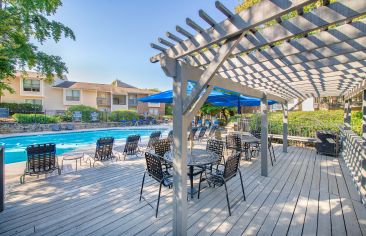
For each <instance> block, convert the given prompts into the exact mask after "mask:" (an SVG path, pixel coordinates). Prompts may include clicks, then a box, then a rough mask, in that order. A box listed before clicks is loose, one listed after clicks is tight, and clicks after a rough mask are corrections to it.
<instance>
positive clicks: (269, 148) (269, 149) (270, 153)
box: [268, 147, 273, 166]
mask: <svg viewBox="0 0 366 236" xmlns="http://www.w3.org/2000/svg"><path fill="white" fill-rule="evenodd" d="M268 152H269V158H270V159H271V165H272V166H273V160H272V152H271V147H268Z"/></svg>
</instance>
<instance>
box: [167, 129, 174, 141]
mask: <svg viewBox="0 0 366 236" xmlns="http://www.w3.org/2000/svg"><path fill="white" fill-rule="evenodd" d="M168 139H169V140H170V142H173V130H170V131H169V133H168Z"/></svg>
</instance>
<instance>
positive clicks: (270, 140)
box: [268, 136, 276, 166]
mask: <svg viewBox="0 0 366 236" xmlns="http://www.w3.org/2000/svg"><path fill="white" fill-rule="evenodd" d="M268 152H269V157H270V159H271V165H272V166H273V162H276V156H275V152H274V148H273V137H272V136H269V137H268Z"/></svg>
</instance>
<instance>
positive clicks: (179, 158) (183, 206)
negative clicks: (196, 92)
mask: <svg viewBox="0 0 366 236" xmlns="http://www.w3.org/2000/svg"><path fill="white" fill-rule="evenodd" d="M161 66H162V69H163V70H164V72H165V74H166V75H167V76H169V77H173V114H174V116H173V235H187V162H186V160H187V145H188V141H187V138H188V137H187V130H188V118H187V116H184V115H183V104H184V99H185V97H186V90H187V79H186V76H185V75H184V73H182V70H181V66H180V64H179V63H178V62H177V61H176V60H174V59H172V58H164V60H161Z"/></svg>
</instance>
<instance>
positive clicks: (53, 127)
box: [51, 124, 61, 131]
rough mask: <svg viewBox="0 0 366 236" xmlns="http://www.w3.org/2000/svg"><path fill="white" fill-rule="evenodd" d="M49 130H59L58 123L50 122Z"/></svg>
mask: <svg viewBox="0 0 366 236" xmlns="http://www.w3.org/2000/svg"><path fill="white" fill-rule="evenodd" d="M51 130H52V131H60V130H61V125H59V124H52V125H51Z"/></svg>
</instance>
